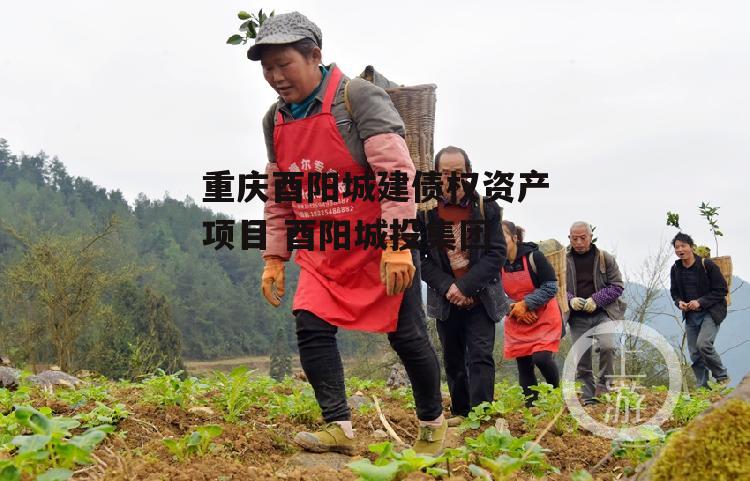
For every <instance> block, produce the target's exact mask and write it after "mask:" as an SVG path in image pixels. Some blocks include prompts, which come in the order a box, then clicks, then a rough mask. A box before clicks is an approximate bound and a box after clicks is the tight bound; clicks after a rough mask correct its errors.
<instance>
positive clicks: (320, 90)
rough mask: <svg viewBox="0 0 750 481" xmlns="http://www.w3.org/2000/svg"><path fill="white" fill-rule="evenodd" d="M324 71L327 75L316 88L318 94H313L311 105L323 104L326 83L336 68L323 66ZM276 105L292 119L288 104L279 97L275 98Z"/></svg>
mask: <svg viewBox="0 0 750 481" xmlns="http://www.w3.org/2000/svg"><path fill="white" fill-rule="evenodd" d="M323 67H325V68H326V69H328V75H326V76H325V77H324V78H323V81H322V82H321V83H320V85H319V86H318V92H317V93H316V94H315V99H314V100H313V101H312V103H311V108H313V107H312V105H317V104H322V103H323V97H324V96H325V94H326V90H327V89H328V82H329V81H330V80H331V75H330V73H331V71H332V70H333V69H334V68H335V67H336V64H335V63H331V64H330V65H323ZM277 104H278V106H279V110H281V111H282V112H284V113H285V114H287V115H288V116H289V117H292V109H291V107H290V104H288V103H286V102H284V99H282V98H281V97H278V98H277Z"/></svg>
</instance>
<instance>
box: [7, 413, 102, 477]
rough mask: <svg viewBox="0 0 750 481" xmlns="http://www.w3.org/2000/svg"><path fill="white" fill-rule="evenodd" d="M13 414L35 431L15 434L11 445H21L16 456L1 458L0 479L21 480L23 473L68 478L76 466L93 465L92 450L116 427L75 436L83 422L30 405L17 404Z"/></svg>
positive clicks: (89, 430) (94, 429)
mask: <svg viewBox="0 0 750 481" xmlns="http://www.w3.org/2000/svg"><path fill="white" fill-rule="evenodd" d="M13 415H14V416H15V419H16V421H17V422H18V424H19V425H20V426H22V427H23V428H24V429H25V430H26V431H29V432H31V433H32V434H24V435H18V436H15V437H14V438H13V439H12V440H11V441H10V444H11V445H13V446H14V447H15V448H17V450H16V452H15V453H14V455H13V457H12V458H10V459H7V460H3V461H0V474H1V475H2V477H0V479H4V480H5V479H8V480H17V479H20V477H21V475H22V474H23V473H28V474H30V475H36V476H37V479H41V480H43V481H44V480H46V481H52V480H64V479H68V478H70V477H71V476H72V475H73V471H72V468H74V467H76V466H77V465H86V464H91V452H92V451H93V450H94V448H96V446H97V445H99V443H101V442H102V441H103V440H104V438H105V437H106V436H107V433H110V432H112V431H113V430H114V428H113V427H112V426H110V425H102V426H97V427H95V428H91V429H88V430H86V431H84V432H83V433H82V434H79V435H75V436H74V435H73V434H72V433H71V430H72V429H75V428H77V427H78V426H79V425H80V423H79V422H78V421H77V420H75V419H72V418H67V417H62V416H54V417H52V416H50V415H49V414H47V413H45V412H42V411H41V410H37V409H34V408H33V407H30V406H16V407H15V410H14V413H13Z"/></svg>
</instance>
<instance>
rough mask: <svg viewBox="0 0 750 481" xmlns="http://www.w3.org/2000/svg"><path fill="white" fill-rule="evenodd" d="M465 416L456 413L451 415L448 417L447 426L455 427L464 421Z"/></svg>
mask: <svg viewBox="0 0 750 481" xmlns="http://www.w3.org/2000/svg"><path fill="white" fill-rule="evenodd" d="M465 419H466V418H465V417H464V416H461V415H460V414H457V415H455V416H451V417H449V418H448V427H449V428H455V427H458V426H460V425H461V423H462V422H464V420H465Z"/></svg>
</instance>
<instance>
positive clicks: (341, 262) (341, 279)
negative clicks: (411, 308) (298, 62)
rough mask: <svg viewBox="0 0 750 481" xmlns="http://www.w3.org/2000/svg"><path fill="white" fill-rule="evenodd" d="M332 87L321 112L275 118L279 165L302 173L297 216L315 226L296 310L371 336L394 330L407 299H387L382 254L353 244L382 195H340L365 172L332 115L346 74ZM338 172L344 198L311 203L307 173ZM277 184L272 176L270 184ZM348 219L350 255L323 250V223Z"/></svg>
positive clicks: (334, 76)
mask: <svg viewBox="0 0 750 481" xmlns="http://www.w3.org/2000/svg"><path fill="white" fill-rule="evenodd" d="M328 75H330V79H329V81H328V87H327V89H326V91H325V94H324V97H323V108H322V110H321V112H320V113H319V114H317V115H313V116H310V117H306V118H303V119H298V120H291V121H288V122H285V121H284V118H283V116H282V115H281V113H280V112H279V113H277V116H276V127H275V128H274V131H273V139H274V149H275V151H276V162H277V164H278V167H279V170H280V171H282V172H302V173H303V174H304V176H303V177H302V186H303V196H302V197H303V198H302V202H292V207H293V210H294V215H295V217H296V218H297V219H300V220H302V219H309V220H314V221H315V228H314V232H315V234H314V235H315V250H313V251H309V250H303V249H299V250H297V251H296V254H295V261H296V262H297V264H299V266H300V275H299V282H298V284H297V292H296V293H295V295H294V302H293V305H292V310H293V311H296V310H299V309H304V310H306V311H310V312H312V313H313V314H315V315H316V316H318V317H319V318H321V319H323V320H325V321H326V322H328V323H330V324H333V325H335V326H340V327H343V328H346V329H354V330H359V331H369V332H391V331H394V330H396V324H397V323H398V310H399V307H400V305H401V300H402V299H403V297H404V294H403V293H401V294H398V295H395V296H388V295H386V292H385V285H383V283H382V282H381V280H380V258H381V252H382V251H381V250H380V249H377V248H373V247H370V248H368V249H364V248H363V247H362V246H354V242H355V239H356V231H355V227H356V225H357V221H359V220H361V221H362V222H363V223H375V222H376V220H377V219H379V218H380V216H381V210H380V201H379V199H378V192H377V190H375V201H374V202H373V201H364V200H362V199H361V198H357V199H356V200H355V201H354V202H352V199H351V197H346V198H342V197H341V192H342V191H343V189H342V187H343V180H344V176H345V175H346V173H350V174H351V176H352V178H354V176H357V175H358V176H363V175H365V173H366V170H365V168H364V167H362V166H361V165H359V164H358V163H357V162H356V161H355V160H354V159H353V158H352V156H351V153H350V152H349V149H348V148H347V147H346V144H345V143H344V139H343V138H342V137H341V134H340V133H339V130H338V128H337V127H336V120H335V118H334V116H333V115H332V114H331V103H332V102H333V98H334V96H335V94H336V90H337V89H338V86H339V83H340V82H341V78H342V73H341V71H340V70H339V69H338V68H337V67H334V68H333V69H332V70H331V71H330V72H329V74H328ZM311 172H321V173H323V172H337V173H338V179H339V200H338V201H336V202H333V201H326V202H325V203H323V202H321V198H320V196H316V197H315V198H313V202H312V203H309V202H308V201H307V185H308V180H307V177H308V174H309V173H311ZM268 180H269V182H273V179H268ZM322 220H330V221H333V220H338V221H348V222H349V224H350V243H351V248H350V249H349V250H344V249H339V250H333V245H332V244H326V245H325V250H324V251H321V250H320V247H319V246H320V221H322Z"/></svg>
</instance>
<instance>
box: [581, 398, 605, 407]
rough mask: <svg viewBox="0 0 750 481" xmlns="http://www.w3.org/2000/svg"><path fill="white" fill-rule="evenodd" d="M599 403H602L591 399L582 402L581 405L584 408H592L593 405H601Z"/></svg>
mask: <svg viewBox="0 0 750 481" xmlns="http://www.w3.org/2000/svg"><path fill="white" fill-rule="evenodd" d="M601 403H602V402H601V401H600V400H598V399H596V398H592V399H585V400H584V401H583V405H584V406H593V405H594V404H601Z"/></svg>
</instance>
